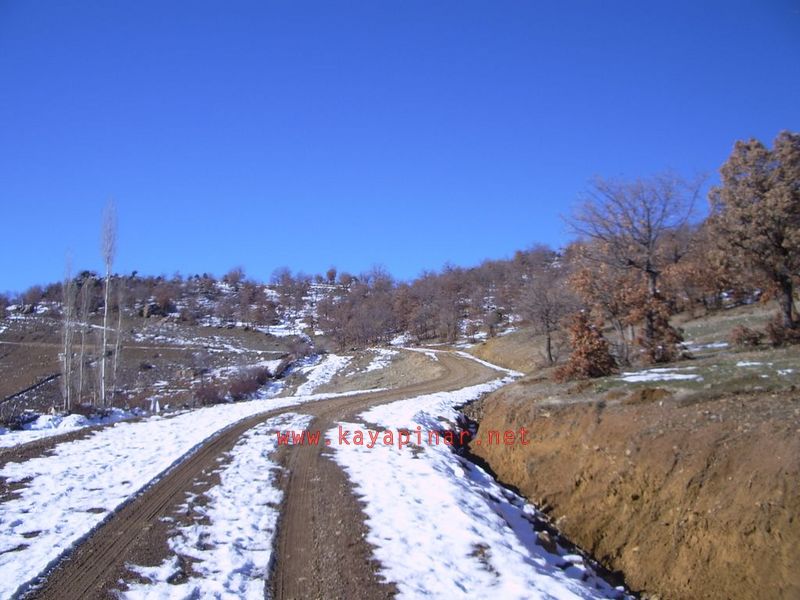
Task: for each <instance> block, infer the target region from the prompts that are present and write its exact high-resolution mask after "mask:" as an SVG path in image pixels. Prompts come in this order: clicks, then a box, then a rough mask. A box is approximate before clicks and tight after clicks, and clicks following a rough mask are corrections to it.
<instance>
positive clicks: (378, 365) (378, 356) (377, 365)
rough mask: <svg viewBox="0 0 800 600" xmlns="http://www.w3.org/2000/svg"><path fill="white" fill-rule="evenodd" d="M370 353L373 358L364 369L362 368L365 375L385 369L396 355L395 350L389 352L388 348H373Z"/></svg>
mask: <svg viewBox="0 0 800 600" xmlns="http://www.w3.org/2000/svg"><path fill="white" fill-rule="evenodd" d="M372 351H373V352H374V353H375V356H374V357H373V359H372V361H371V362H370V363H369V364H368V365H367V366H366V368H364V372H365V373H369V372H371V371H380V370H381V369H385V368H386V367H388V366H389V365H390V364H391V362H392V359H393V358H394V357H395V356H397V355H398V351H397V350H390V349H389V348H374V349H373V350H372Z"/></svg>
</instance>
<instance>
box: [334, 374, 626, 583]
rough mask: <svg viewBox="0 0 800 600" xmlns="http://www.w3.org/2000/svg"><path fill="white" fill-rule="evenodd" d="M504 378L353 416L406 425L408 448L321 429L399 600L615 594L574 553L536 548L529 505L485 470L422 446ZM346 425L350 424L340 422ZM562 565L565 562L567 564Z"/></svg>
mask: <svg viewBox="0 0 800 600" xmlns="http://www.w3.org/2000/svg"><path fill="white" fill-rule="evenodd" d="M511 380H512V377H505V378H503V379H498V380H495V381H492V382H490V383H485V384H481V385H475V386H471V387H467V388H463V389H461V390H457V391H454V392H441V393H436V394H429V395H425V396H419V397H416V398H411V399H408V400H401V401H398V402H393V403H391V404H387V405H383V406H378V407H375V408H373V409H370V410H369V411H366V412H365V413H362V414H361V415H360V417H361V418H363V419H364V420H365V421H367V422H370V423H375V424H377V425H378V426H380V427H385V428H387V430H398V429H408V430H409V431H410V432H411V442H412V443H413V442H415V440H416V439H417V434H416V432H417V431H420V432H421V436H422V437H421V439H422V440H423V445H422V446H421V447H420V446H417V447H416V448H412V447H405V448H403V449H400V448H399V446H398V445H390V444H387V445H383V444H376V445H373V446H372V447H371V448H369V447H367V446H366V445H362V446H356V445H353V443H352V440H351V445H349V446H348V445H345V444H341V445H339V437H338V436H339V429H338V427H337V428H336V429H332V430H330V431H329V432H328V434H327V435H328V438H329V439H330V441H331V445H330V447H331V448H333V449H334V459H335V460H336V462H337V463H338V464H339V465H341V466H342V467H343V468H344V469H345V471H346V472H347V474H348V477H349V478H350V480H351V481H352V482H353V484H354V486H355V488H356V492H357V493H358V494H359V496H361V497H362V499H363V500H364V501H365V502H366V506H365V509H364V511H365V513H366V515H367V526H368V528H369V533H368V535H367V541H368V542H369V543H370V544H372V545H373V546H374V548H375V549H374V555H375V558H377V560H379V561H380V563H381V565H382V570H381V573H382V575H383V576H384V577H385V578H386V579H387V580H389V581H393V582H395V583H396V584H397V587H398V591H399V596H400V597H405V598H418V597H423V596H424V597H437V598H446V597H453V598H461V597H471V596H474V595H477V594H478V593H481V594H483V593H487V594H491V595H492V596H497V597H500V598H527V599H530V598H560V599H566V598H618V597H620V596H622V595H623V592H622V591H620V590H616V589H614V588H612V587H611V586H609V585H608V583H606V582H605V581H603V580H602V579H600V578H599V577H597V576H596V575H595V574H594V572H593V569H592V567H591V566H590V565H588V564H584V562H583V559H582V558H580V557H578V559H576V560H575V562H574V563H571V562H570V561H569V560H567V558H568V557H567V556H564V555H565V554H566V553H565V552H561V555H558V554H551V553H549V552H547V551H546V550H545V549H544V548H543V547H542V546H540V545H538V544H537V540H536V534H535V532H534V530H533V528H532V525H531V522H530V519H531V518H532V515H535V514H536V509H535V508H534V507H533V506H531V505H529V504H527V503H526V502H525V501H524V499H522V498H521V497H519V496H517V495H516V494H514V493H512V492H510V491H508V490H505V489H504V488H502V487H501V486H499V485H498V484H497V483H496V482H495V481H494V480H493V479H492V478H491V477H490V476H489V475H488V474H487V473H486V472H485V471H483V470H482V469H481V468H480V467H477V466H476V465H473V464H471V463H469V462H468V461H466V460H465V459H463V458H461V457H459V456H457V455H456V454H454V453H453V452H451V451H450V449H449V448H448V447H446V446H444V445H426V444H425V440H427V432H428V431H431V430H439V429H440V428H441V426H442V420H443V419H444V420H445V421H450V422H455V420H456V418H457V411H456V409H455V407H456V406H459V405H461V404H463V403H465V402H468V401H470V400H474V399H476V398H478V397H479V396H481V395H482V394H484V393H487V392H489V391H492V390H494V389H497V388H499V387H500V386H502V385H504V384H505V383H508V382H509V381H511ZM339 425H340V426H341V427H342V428H344V429H346V430H349V431H353V430H355V429H358V428H362V426H361V425H357V424H355V423H340V424H339ZM570 564H572V566H570Z"/></svg>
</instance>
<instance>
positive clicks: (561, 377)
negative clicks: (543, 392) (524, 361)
mask: <svg viewBox="0 0 800 600" xmlns="http://www.w3.org/2000/svg"><path fill="white" fill-rule="evenodd" d="M568 333H569V339H570V345H571V346H572V352H571V353H570V355H569V360H567V362H566V364H564V365H562V366H560V367H558V368H557V369H556V370H555V373H554V378H555V379H556V381H561V382H563V381H569V380H572V379H589V378H592V377H604V376H606V375H611V374H612V373H616V371H617V363H616V361H615V360H614V357H613V356H612V355H611V352H610V350H609V348H608V342H607V341H606V339H605V338H604V337H603V334H602V333H601V332H600V328H599V327H598V326H597V325H596V324H594V323H592V321H591V320H590V319H589V316H588V315H587V314H586V313H585V312H579V313H576V314H574V315H573V316H572V318H571V319H570V323H569V331H568Z"/></svg>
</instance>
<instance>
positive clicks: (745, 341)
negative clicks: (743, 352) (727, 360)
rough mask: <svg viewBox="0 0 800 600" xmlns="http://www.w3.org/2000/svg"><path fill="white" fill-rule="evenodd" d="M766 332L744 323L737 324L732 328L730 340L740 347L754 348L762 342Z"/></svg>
mask: <svg viewBox="0 0 800 600" xmlns="http://www.w3.org/2000/svg"><path fill="white" fill-rule="evenodd" d="M763 337H764V334H763V333H762V332H760V331H756V330H755V329H750V328H749V327H745V326H744V325H737V326H736V327H734V328H733V329H732V330H731V334H730V337H729V340H730V342H731V344H733V345H734V346H736V347H738V348H753V347H755V346H758V345H759V344H760V343H761V338H763Z"/></svg>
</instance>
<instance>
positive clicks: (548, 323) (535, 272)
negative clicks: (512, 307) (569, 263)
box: [519, 248, 576, 364]
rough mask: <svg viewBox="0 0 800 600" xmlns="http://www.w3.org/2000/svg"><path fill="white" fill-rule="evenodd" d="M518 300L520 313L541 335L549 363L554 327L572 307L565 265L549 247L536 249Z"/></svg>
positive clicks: (571, 296) (572, 300)
mask: <svg viewBox="0 0 800 600" xmlns="http://www.w3.org/2000/svg"><path fill="white" fill-rule="evenodd" d="M519 304H520V311H521V313H522V316H523V317H524V318H525V319H527V320H528V321H530V323H531V324H532V325H533V328H534V331H536V332H537V333H539V334H541V335H544V336H545V358H546V359H547V362H548V363H549V364H553V363H554V362H555V359H554V356H553V333H554V332H556V331H558V329H559V326H560V324H561V321H562V319H563V318H564V317H566V316H567V315H568V314H570V313H571V312H573V311H574V310H575V308H576V302H575V298H574V296H573V294H572V293H571V292H570V291H569V290H568V288H567V281H566V269H565V268H564V266H563V264H561V263H560V262H559V256H558V255H557V254H556V253H555V252H553V251H552V250H550V249H548V248H542V249H540V250H539V251H538V253H537V256H536V262H535V263H534V264H532V265H531V271H530V276H529V278H528V280H527V281H526V282H525V284H524V286H523V288H522V291H521V293H520V301H519Z"/></svg>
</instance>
